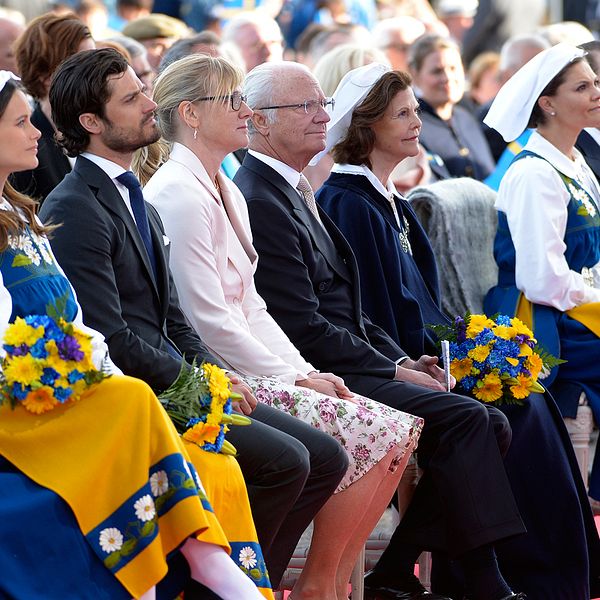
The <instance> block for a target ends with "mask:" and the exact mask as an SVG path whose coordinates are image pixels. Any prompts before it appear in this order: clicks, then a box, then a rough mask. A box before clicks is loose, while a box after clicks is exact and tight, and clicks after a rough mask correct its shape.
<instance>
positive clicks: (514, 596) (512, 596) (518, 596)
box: [463, 592, 527, 600]
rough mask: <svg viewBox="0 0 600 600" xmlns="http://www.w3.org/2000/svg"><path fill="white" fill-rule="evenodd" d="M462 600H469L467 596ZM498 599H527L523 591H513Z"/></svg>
mask: <svg viewBox="0 0 600 600" xmlns="http://www.w3.org/2000/svg"><path fill="white" fill-rule="evenodd" d="M463 600H469V599H468V598H464V599H463ZM500 600H527V596H526V595H525V594H524V593H523V592H513V593H512V594H509V595H508V596H504V598H501V599H500Z"/></svg>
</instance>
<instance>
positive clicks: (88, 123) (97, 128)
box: [79, 113, 104, 134]
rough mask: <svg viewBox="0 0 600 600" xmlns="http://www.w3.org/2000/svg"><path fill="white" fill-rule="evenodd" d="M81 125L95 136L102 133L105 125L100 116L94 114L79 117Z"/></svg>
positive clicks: (84, 114)
mask: <svg viewBox="0 0 600 600" xmlns="http://www.w3.org/2000/svg"><path fill="white" fill-rule="evenodd" d="M79 124H80V125H81V126H82V127H83V128H84V129H85V130H86V131H87V132H88V133H93V134H98V133H101V132H102V130H103V128H104V125H103V123H102V121H101V119H100V118H99V117H98V115H95V114H94V113H83V114H81V115H79Z"/></svg>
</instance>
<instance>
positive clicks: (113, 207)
mask: <svg viewBox="0 0 600 600" xmlns="http://www.w3.org/2000/svg"><path fill="white" fill-rule="evenodd" d="M73 171H75V172H77V173H78V174H79V175H80V177H81V178H82V179H83V180H84V181H85V182H86V183H87V185H88V186H89V188H90V190H91V191H92V193H93V194H94V195H95V196H96V198H97V199H98V201H99V202H100V203H101V204H102V206H104V207H105V208H106V209H107V210H108V211H109V212H110V213H112V214H113V215H114V216H116V217H117V218H119V219H120V220H121V221H123V223H124V225H125V227H126V228H127V231H128V233H129V236H130V238H131V241H132V242H133V245H134V247H135V248H136V250H137V253H138V254H139V257H140V259H141V261H142V263H143V265H144V269H145V270H146V273H147V275H148V278H149V279H150V281H151V282H152V288H153V289H154V291H155V293H156V295H157V296H158V297H159V298H160V294H159V291H158V287H157V283H156V281H154V274H153V272H152V266H151V265H150V259H149V258H148V252H146V248H145V246H144V242H143V241H142V238H141V237H140V232H139V230H138V228H137V225H136V224H135V221H134V219H133V217H132V215H131V213H130V212H129V210H127V206H125V202H123V198H122V196H121V194H120V193H119V191H118V190H117V188H116V187H115V184H114V183H113V181H112V179H111V178H110V177H109V176H108V175H107V174H106V173H105V172H104V171H103V170H102V169H101V168H100V167H98V166H97V165H95V164H94V163H93V162H92V161H90V160H88V159H87V158H85V157H83V156H79V157H78V158H77V161H76V162H75V167H74V168H73ZM146 209H148V204H146ZM152 229H153V228H152V227H150V230H151V231H152ZM160 237H161V239H160V244H159V245H157V239H156V236H155V234H154V233H153V234H152V238H153V242H154V248H155V249H156V248H157V247H160V248H161V254H162V252H163V250H162V247H163V245H164V244H163V241H162V235H161V236H160Z"/></svg>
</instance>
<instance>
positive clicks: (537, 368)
mask: <svg viewBox="0 0 600 600" xmlns="http://www.w3.org/2000/svg"><path fill="white" fill-rule="evenodd" d="M543 366H544V363H543V362H542V359H541V358H540V355H539V354H536V353H535V352H532V353H531V354H530V355H529V356H528V357H527V359H526V360H525V368H526V369H527V370H528V371H529V372H530V373H531V377H532V378H533V379H537V378H538V375H539V374H540V372H541V370H542V367H543Z"/></svg>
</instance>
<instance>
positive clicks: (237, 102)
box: [195, 92, 248, 110]
mask: <svg viewBox="0 0 600 600" xmlns="http://www.w3.org/2000/svg"><path fill="white" fill-rule="evenodd" d="M205 100H229V101H230V102H231V108H233V110H240V107H241V106H242V102H246V100H248V96H246V95H244V94H242V92H233V94H229V95H228V96H206V97H205V98H198V99H197V100H195V102H204V101H205Z"/></svg>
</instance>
